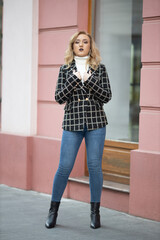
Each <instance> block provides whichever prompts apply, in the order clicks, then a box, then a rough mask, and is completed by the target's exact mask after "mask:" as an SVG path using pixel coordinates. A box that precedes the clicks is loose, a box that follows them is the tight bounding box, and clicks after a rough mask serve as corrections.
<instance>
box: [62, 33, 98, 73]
mask: <svg viewBox="0 0 160 240" xmlns="http://www.w3.org/2000/svg"><path fill="white" fill-rule="evenodd" d="M80 34H85V35H87V36H88V37H89V39H90V51H89V58H88V60H87V62H86V64H89V66H90V67H91V68H93V69H94V70H96V69H97V67H98V65H99V63H100V61H101V57H100V53H99V50H98V48H97V47H96V44H95V42H94V40H93V38H92V37H91V35H90V34H89V33H87V32H85V31H79V32H77V33H75V34H74V35H72V37H71V38H70V41H69V46H68V48H67V50H66V52H65V58H64V60H65V63H66V64H67V65H68V67H70V65H71V63H72V61H73V59H74V53H73V44H74V42H75V41H76V39H77V37H78V36H79V35H80Z"/></svg>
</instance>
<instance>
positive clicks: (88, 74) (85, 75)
mask: <svg viewBox="0 0 160 240" xmlns="http://www.w3.org/2000/svg"><path fill="white" fill-rule="evenodd" d="M90 76H91V71H89V73H87V72H85V73H84V75H83V80H84V82H85V81H86V80H87V79H88V78H89V77H90Z"/></svg>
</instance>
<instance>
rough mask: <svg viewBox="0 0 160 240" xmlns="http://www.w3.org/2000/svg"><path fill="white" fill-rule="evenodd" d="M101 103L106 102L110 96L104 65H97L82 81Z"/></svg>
mask: <svg viewBox="0 0 160 240" xmlns="http://www.w3.org/2000/svg"><path fill="white" fill-rule="evenodd" d="M84 84H85V85H86V86H87V87H88V88H89V89H90V90H91V91H92V92H93V94H94V96H95V97H96V98H97V99H98V101H100V102H101V103H107V102H109V101H110V100H111V98H112V92H111V87H110V82H109V78H108V74H107V71H106V68H105V66H104V65H102V64H101V65H100V66H99V72H98V71H97V70H96V71H95V72H93V73H92V75H91V76H90V77H89V78H88V79H87V80H86V81H85V83H84Z"/></svg>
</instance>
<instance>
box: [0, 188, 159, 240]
mask: <svg viewBox="0 0 160 240" xmlns="http://www.w3.org/2000/svg"><path fill="white" fill-rule="evenodd" d="M50 199H51V196H50V195H47V194H42V193H38V192H34V191H25V190H20V189H16V188H11V187H8V186H6V185H0V240H33V239H34V240H41V239H43V240H62V239H64V240H89V239H92V240H94V239H96V240H97V239H98V240H100V239H103V240H142V239H144V240H160V222H156V221H151V220H147V219H143V218H139V217H135V216H131V215H128V214H125V213H122V212H118V211H115V210H111V209H107V208H103V207H101V224H102V227H101V228H99V229H91V228H90V205H89V204H87V203H83V202H79V201H74V200H71V199H62V202H61V205H60V208H59V215H58V219H57V225H56V227H55V228H53V229H47V228H45V226H44V224H45V220H46V217H47V215H48V209H49V205H50Z"/></svg>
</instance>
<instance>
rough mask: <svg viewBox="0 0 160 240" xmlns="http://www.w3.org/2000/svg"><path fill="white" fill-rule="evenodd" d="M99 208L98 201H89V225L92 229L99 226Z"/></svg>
mask: <svg viewBox="0 0 160 240" xmlns="http://www.w3.org/2000/svg"><path fill="white" fill-rule="evenodd" d="M99 208H100V203H96V202H91V224H90V227H91V228H93V229H96V228H100V227H101V223H100V214H99Z"/></svg>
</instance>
